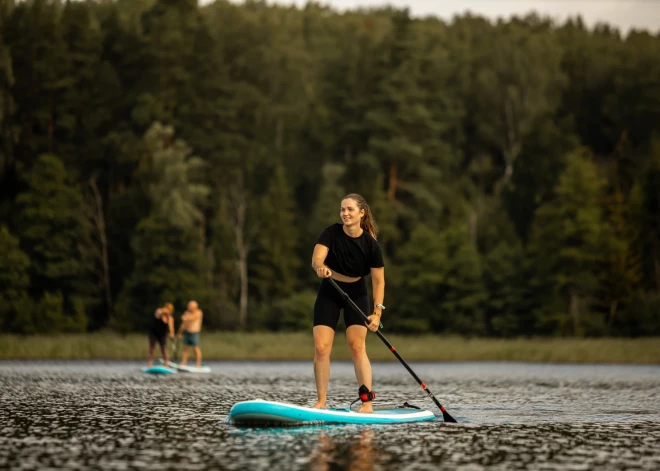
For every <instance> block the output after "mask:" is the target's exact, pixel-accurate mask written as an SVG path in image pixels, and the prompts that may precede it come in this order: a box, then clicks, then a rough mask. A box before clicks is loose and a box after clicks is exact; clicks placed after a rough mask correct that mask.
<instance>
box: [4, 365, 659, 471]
mask: <svg viewBox="0 0 660 471" xmlns="http://www.w3.org/2000/svg"><path fill="white" fill-rule="evenodd" d="M141 366H142V365H141V364H138V363H126V362H105V363H104V362H0V405H2V407H0V468H12V469H35V468H66V469H91V468H93V469H99V468H102V469H177V470H184V469H208V468H212V469H250V470H255V469H267V470H269V471H270V470H273V471H274V470H296V469H300V470H342V469H345V470H356V471H357V470H360V471H361V470H400V469H410V470H425V469H428V470H431V469H456V468H464V469H483V468H489V469H514V468H520V469H557V470H559V469H594V468H595V469H660V453H659V452H658V450H660V398H659V394H658V392H659V391H660V367H654V366H628V367H622V366H594V365H583V366H561V365H531V364H506V363H488V364H486V363H481V364H478V363H468V364H429V363H426V364H417V365H414V369H415V371H416V372H417V373H418V374H419V375H420V377H422V378H423V379H424V381H425V382H426V383H427V384H429V386H430V387H431V389H432V390H433V392H434V394H436V395H437V396H438V398H439V399H440V401H441V402H442V403H443V404H446V405H447V408H448V410H449V411H450V413H451V414H452V415H453V416H454V417H455V418H456V419H457V420H458V421H459V422H460V423H459V424H445V423H444V422H443V421H442V418H441V417H440V418H438V420H435V421H431V422H423V423H417V424H400V425H379V426H357V425H345V426H325V427H318V426H317V427H297V428H271V429H258V428H238V427H235V426H232V425H229V424H227V423H226V417H227V413H228V412H229V408H230V407H231V406H232V405H233V404H234V403H235V402H237V401H242V400H247V399H253V398H263V399H270V400H279V401H286V402H292V403H295V404H303V405H304V404H307V405H311V404H313V402H314V397H315V396H314V382H313V372H312V370H311V366H310V364H308V363H298V362H295V363H285V362H282V363H278V362H273V363H258V362H248V363H243V362H234V363H215V364H214V363H211V366H212V367H213V373H212V374H210V375H203V376H202V375H200V376H191V375H183V374H181V375H171V376H166V377H153V376H148V375H144V374H141V373H140V372H139V369H140V367H141ZM374 377H375V378H376V385H377V386H376V387H375V389H377V390H378V392H379V398H380V397H383V398H384V400H385V401H387V402H391V403H396V404H401V403H403V402H404V401H410V402H411V403H413V404H415V405H418V406H421V407H424V408H429V409H431V410H434V409H433V404H432V402H431V401H430V400H429V399H428V398H427V397H426V395H425V394H424V392H423V391H421V390H420V389H419V388H418V386H417V385H416V384H415V382H414V380H412V379H411V378H410V377H409V376H408V374H407V373H406V371H405V370H403V368H402V367H401V366H400V365H398V364H395V363H388V364H376V365H374ZM354 381H355V379H354V377H353V371H352V366H351V364H348V363H338V364H333V371H332V379H331V390H330V394H331V397H332V400H333V403H332V404H331V405H333V406H346V405H348V403H350V402H351V401H352V400H353V399H354V397H355V395H356V386H355V384H354ZM435 412H436V413H438V411H435Z"/></svg>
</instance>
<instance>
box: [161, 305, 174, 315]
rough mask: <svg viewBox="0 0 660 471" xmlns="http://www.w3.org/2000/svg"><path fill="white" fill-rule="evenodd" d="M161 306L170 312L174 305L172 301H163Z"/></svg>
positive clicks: (172, 310)
mask: <svg viewBox="0 0 660 471" xmlns="http://www.w3.org/2000/svg"><path fill="white" fill-rule="evenodd" d="M163 307H164V308H165V309H167V310H168V311H169V312H170V314H172V313H173V312H174V305H173V304H172V303H165V305H164V306H163Z"/></svg>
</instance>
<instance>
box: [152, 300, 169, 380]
mask: <svg viewBox="0 0 660 471" xmlns="http://www.w3.org/2000/svg"><path fill="white" fill-rule="evenodd" d="M173 313H174V306H173V305H172V303H166V304H165V305H164V306H163V307H159V308H158V309H156V312H155V313H154V317H153V319H152V321H151V328H150V329H149V359H148V361H147V365H148V366H149V368H151V367H152V366H153V363H154V348H155V347H156V342H158V344H159V345H160V353H161V354H162V355H163V359H164V360H165V366H169V361H170V359H169V358H168V356H167V348H166V347H165V345H166V343H167V335H168V333H169V337H170V338H171V339H173V338H174V317H173V316H172V314H173Z"/></svg>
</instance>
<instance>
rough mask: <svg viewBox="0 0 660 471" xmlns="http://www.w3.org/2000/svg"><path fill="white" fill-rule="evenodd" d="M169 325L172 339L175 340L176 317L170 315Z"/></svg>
mask: <svg viewBox="0 0 660 471" xmlns="http://www.w3.org/2000/svg"><path fill="white" fill-rule="evenodd" d="M167 324H168V325H169V327H170V338H171V339H173V338H174V316H173V315H170V319H169V320H168V321H167Z"/></svg>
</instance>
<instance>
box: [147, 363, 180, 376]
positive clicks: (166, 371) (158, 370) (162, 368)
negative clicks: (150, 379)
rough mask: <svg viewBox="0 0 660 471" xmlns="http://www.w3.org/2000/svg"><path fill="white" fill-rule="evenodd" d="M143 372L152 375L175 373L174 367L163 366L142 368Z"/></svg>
mask: <svg viewBox="0 0 660 471" xmlns="http://www.w3.org/2000/svg"><path fill="white" fill-rule="evenodd" d="M142 372H143V373H148V374H152V375H171V374H173V373H176V370H175V369H172V368H167V367H165V366H160V365H157V366H152V367H150V368H142Z"/></svg>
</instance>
